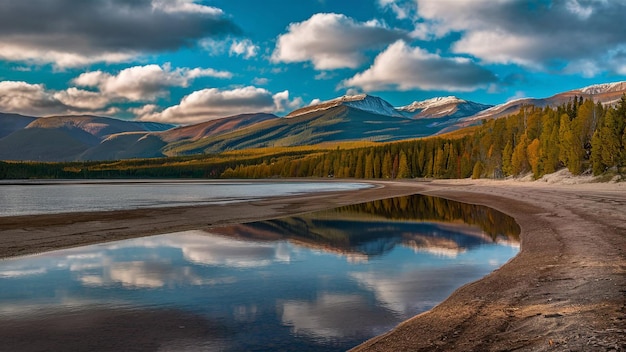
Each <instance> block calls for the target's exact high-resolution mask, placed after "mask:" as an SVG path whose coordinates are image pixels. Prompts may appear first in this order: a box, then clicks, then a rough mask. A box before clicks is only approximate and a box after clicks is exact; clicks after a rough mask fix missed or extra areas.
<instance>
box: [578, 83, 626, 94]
mask: <svg viewBox="0 0 626 352" xmlns="http://www.w3.org/2000/svg"><path fill="white" fill-rule="evenodd" d="M624 90H626V81H622V82H613V83H602V84H594V85H591V86H588V87H584V88H581V89H580V92H581V93H584V94H602V93H610V92H618V91H624Z"/></svg>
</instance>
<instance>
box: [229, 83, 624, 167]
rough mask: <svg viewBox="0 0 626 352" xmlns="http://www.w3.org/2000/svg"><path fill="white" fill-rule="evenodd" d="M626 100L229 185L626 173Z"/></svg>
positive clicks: (576, 103)
mask: <svg viewBox="0 0 626 352" xmlns="http://www.w3.org/2000/svg"><path fill="white" fill-rule="evenodd" d="M625 148H626V95H625V96H623V97H622V98H621V100H620V101H619V102H618V103H617V104H616V105H615V106H612V107H611V106H609V107H604V106H603V105H602V104H600V103H594V102H593V101H592V100H590V99H583V98H582V97H580V98H579V97H575V98H573V99H572V100H571V101H570V102H568V103H567V104H563V105H561V106H558V107H556V108H551V107H545V108H539V107H535V106H530V105H529V106H524V107H522V109H521V110H520V112H518V113H517V114H514V115H511V116H508V117H506V118H500V119H493V120H486V121H483V123H482V125H481V126H479V127H477V128H475V129H474V130H473V132H472V133H469V134H466V135H465V136H463V137H460V138H444V137H436V138H426V139H419V140H411V141H403V142H395V143H386V144H381V145H377V146H370V147H363V148H355V149H348V150H346V149H340V148H337V149H335V150H331V151H327V152H324V153H317V154H310V155H306V156H302V157H296V158H293V157H292V158H266V159H264V160H263V162H262V163H259V164H253V165H251V164H243V163H242V164H239V165H237V166H236V167H234V168H228V169H227V170H225V171H224V173H222V177H224V178H260V177H348V178H352V177H354V178H366V179H378V178H382V179H393V178H413V177H426V178H467V177H473V178H479V177H489V178H502V177H506V176H517V175H524V174H527V173H532V175H533V176H534V177H535V178H539V177H541V176H543V175H545V174H549V173H552V172H555V171H557V170H558V169H561V168H563V167H566V168H568V169H569V170H570V171H571V172H572V173H573V174H575V175H578V174H581V173H582V172H584V171H586V170H590V171H592V172H593V173H594V174H595V175H599V174H602V173H605V172H607V171H609V170H615V171H616V172H620V171H622V169H623V167H624V166H625V165H626V150H625Z"/></svg>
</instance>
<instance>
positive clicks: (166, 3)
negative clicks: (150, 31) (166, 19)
mask: <svg viewBox="0 0 626 352" xmlns="http://www.w3.org/2000/svg"><path fill="white" fill-rule="evenodd" d="M152 8H153V9H159V10H162V11H164V12H168V13H201V14H208V15H213V16H221V15H223V14H224V12H223V11H222V10H221V9H218V8H216V7H212V6H206V5H201V4H196V3H195V1H194V0H152Z"/></svg>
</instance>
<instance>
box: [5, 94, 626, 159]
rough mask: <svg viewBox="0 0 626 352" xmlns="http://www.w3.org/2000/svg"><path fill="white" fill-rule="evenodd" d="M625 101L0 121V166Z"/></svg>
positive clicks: (190, 149) (438, 126)
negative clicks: (193, 120) (190, 120)
mask: <svg viewBox="0 0 626 352" xmlns="http://www.w3.org/2000/svg"><path fill="white" fill-rule="evenodd" d="M624 93H626V82H612V83H603V84H597V85H591V86H587V87H583V88H579V89H574V90H570V91H566V92H562V93H558V94H555V95H553V96H551V97H548V98H521V99H516V100H512V101H509V102H505V103H503V104H499V105H496V106H491V105H485V104H480V103H475V102H471V101H467V100H463V99H460V98H458V97H454V96H448V97H436V98H431V99H426V100H423V101H414V102H413V103H411V104H409V105H406V106H401V107H398V108H394V107H393V106H392V105H391V104H389V103H388V102H387V101H385V100H383V99H381V98H379V97H375V96H371V95H367V94H359V95H348V96H342V97H339V98H335V99H332V100H328V101H325V102H320V103H318V104H313V105H310V106H307V107H304V108H300V109H297V110H294V111H292V112H291V113H289V114H288V115H287V116H285V117H279V116H276V115H273V114H266V113H251V114H241V115H235V116H229V117H223V118H220V119H214V120H209V121H205V122H202V123H199V124H195V125H188V126H178V127H176V126H173V125H166V124H160V123H152V122H139V121H125V120H119V119H114V118H108V117H98V116H90V115H80V116H52V117H41V118H36V117H29V116H22V115H18V114H3V113H0V160H35V161H37V160H39V161H70V160H115V159H126V158H152V157H163V156H175V155H188V154H194V153H218V152H223V151H227V150H238V149H246V148H261V147H271V146H298V145H307V144H318V143H324V142H341V141H363V140H366V141H376V142H387V141H395V140H403V139H411V138H419V137H426V136H431V135H437V134H441V133H445V132H449V131H453V130H456V129H459V128H462V127H466V126H470V125H475V124H477V123H479V122H480V121H481V120H484V119H492V118H499V117H502V116H506V115H509V114H513V113H516V112H518V111H519V110H520V109H521V108H522V107H523V106H524V105H529V104H533V105H536V106H539V107H545V106H548V105H550V106H558V105H561V104H564V103H567V102H568V101H571V100H572V99H573V98H575V97H583V98H591V99H594V101H597V102H601V103H603V104H612V103H613V102H616V101H619V99H620V98H621V96H622V95H623V94H624Z"/></svg>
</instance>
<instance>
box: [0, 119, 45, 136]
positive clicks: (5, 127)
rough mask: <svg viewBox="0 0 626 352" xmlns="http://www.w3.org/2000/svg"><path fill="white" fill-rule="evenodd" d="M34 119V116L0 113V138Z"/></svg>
mask: <svg viewBox="0 0 626 352" xmlns="http://www.w3.org/2000/svg"><path fill="white" fill-rule="evenodd" d="M36 119H37V118H36V117H31V116H23V115H18V114H3V113H0V138H4V137H6V136H8V135H10V134H11V133H13V132H15V131H19V130H21V129H23V128H24V127H26V126H28V124H30V123H31V122H33V121H34V120H36Z"/></svg>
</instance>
